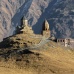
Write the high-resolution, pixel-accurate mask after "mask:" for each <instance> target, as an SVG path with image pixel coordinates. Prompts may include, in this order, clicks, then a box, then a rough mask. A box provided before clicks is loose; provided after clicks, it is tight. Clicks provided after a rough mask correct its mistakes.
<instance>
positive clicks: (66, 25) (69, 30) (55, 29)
mask: <svg viewBox="0 0 74 74" xmlns="http://www.w3.org/2000/svg"><path fill="white" fill-rule="evenodd" d="M73 3H74V0H60V1H59V2H58V3H57V4H55V5H54V6H53V8H52V10H51V12H50V13H49V16H48V19H49V22H50V24H51V25H52V26H51V30H52V34H54V35H55V36H56V37H61V38H65V37H68V38H69V37H72V38H74V4H73Z"/></svg>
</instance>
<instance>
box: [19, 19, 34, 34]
mask: <svg viewBox="0 0 74 74" xmlns="http://www.w3.org/2000/svg"><path fill="white" fill-rule="evenodd" d="M21 28H22V29H21V30H20V31H21V33H23V34H27V33H29V34H33V30H32V27H30V26H29V25H28V20H26V19H24V18H23V19H22V27H21Z"/></svg>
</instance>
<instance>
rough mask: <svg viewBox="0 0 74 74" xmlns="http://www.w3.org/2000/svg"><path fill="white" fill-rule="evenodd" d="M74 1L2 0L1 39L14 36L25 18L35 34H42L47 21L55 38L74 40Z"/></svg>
mask: <svg viewBox="0 0 74 74" xmlns="http://www.w3.org/2000/svg"><path fill="white" fill-rule="evenodd" d="M73 2H74V1H73V0H37V1H36V0H21V1H20V0H7V1H5V0H1V2H0V39H1V40H2V38H4V37H7V36H9V35H12V34H13V32H14V30H15V27H16V26H17V25H20V24H21V21H20V20H21V18H22V17H23V16H24V17H25V18H26V19H28V20H29V24H30V25H31V26H33V30H34V31H35V33H41V28H42V23H43V21H44V19H47V20H48V22H49V23H50V30H51V33H52V35H55V37H58V38H59V37H60V38H64V37H72V38H74V20H73V19H74V10H73V9H74V5H73Z"/></svg>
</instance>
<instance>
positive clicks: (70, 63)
mask: <svg viewBox="0 0 74 74" xmlns="http://www.w3.org/2000/svg"><path fill="white" fill-rule="evenodd" d="M20 37H21V38H22V37H24V39H25V41H24V39H23V40H22V39H21V40H20V41H18V40H17V38H18V39H19V38H20ZM7 40H9V41H11V40H12V41H13V42H14V41H15V42H16V40H17V42H19V44H20V43H21V41H24V42H25V43H26V44H27V47H29V48H26V47H25V44H23V45H24V48H23V49H22V47H19V48H18V47H17V48H16V49H14V47H13V46H11V47H9V48H0V73H1V74H8V73H10V74H13V73H14V74H24V73H25V74H74V50H73V49H69V48H65V47H63V46H61V45H60V44H57V43H56V42H53V41H51V40H49V39H43V42H42V43H41V44H40V42H41V40H42V39H40V38H39V39H37V38H36V39H34V38H33V39H32V37H31V36H30V35H28V36H27V35H25V36H24V35H20V34H18V35H16V36H13V37H10V38H7ZM34 40H35V41H34ZM46 40H47V42H46ZM12 41H11V42H12ZM31 41H32V44H31ZM29 42H30V43H29ZM34 42H35V44H34ZM45 42H46V43H45ZM6 43H7V42H6ZM4 44H5V43H4ZM8 44H9V43H8ZM10 44H11V43H10ZM13 44H15V43H13ZM37 44H40V45H41V46H39V45H38V47H36V45H37ZM15 45H16V44H15ZM34 45H35V47H36V48H32V46H34ZM19 46H20V45H19Z"/></svg>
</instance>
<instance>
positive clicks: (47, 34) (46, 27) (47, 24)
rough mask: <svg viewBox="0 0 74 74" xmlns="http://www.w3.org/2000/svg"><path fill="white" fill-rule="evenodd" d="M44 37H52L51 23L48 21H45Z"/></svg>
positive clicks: (43, 27)
mask: <svg viewBox="0 0 74 74" xmlns="http://www.w3.org/2000/svg"><path fill="white" fill-rule="evenodd" d="M42 35H43V36H45V37H47V38H49V37H50V29H49V23H48V21H47V20H45V21H44V23H43V26H42Z"/></svg>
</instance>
